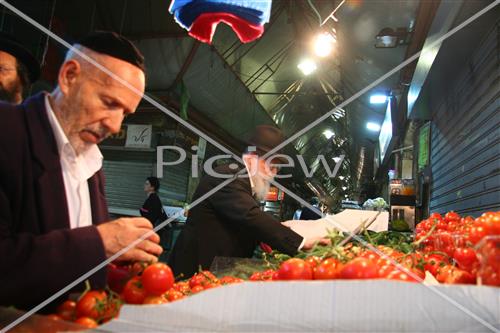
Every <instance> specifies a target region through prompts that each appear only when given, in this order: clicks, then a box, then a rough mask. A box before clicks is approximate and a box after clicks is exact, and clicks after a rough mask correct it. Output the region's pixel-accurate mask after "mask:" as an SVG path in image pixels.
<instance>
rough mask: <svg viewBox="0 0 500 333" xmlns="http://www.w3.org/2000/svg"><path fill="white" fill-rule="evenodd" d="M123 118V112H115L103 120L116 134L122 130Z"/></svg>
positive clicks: (105, 125)
mask: <svg viewBox="0 0 500 333" xmlns="http://www.w3.org/2000/svg"><path fill="white" fill-rule="evenodd" d="M123 118H124V117H123V113H121V112H116V113H115V112H113V113H112V114H111V115H110V116H108V117H107V118H105V119H104V120H103V121H102V124H103V125H104V127H106V129H107V130H108V131H109V132H110V133H111V134H116V133H118V132H119V131H120V128H121V126H122V121H123Z"/></svg>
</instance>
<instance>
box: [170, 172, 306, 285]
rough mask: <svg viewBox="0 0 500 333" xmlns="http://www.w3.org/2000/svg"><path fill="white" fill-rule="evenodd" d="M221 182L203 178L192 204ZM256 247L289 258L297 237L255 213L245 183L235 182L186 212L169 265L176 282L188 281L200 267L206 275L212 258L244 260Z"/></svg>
mask: <svg viewBox="0 0 500 333" xmlns="http://www.w3.org/2000/svg"><path fill="white" fill-rule="evenodd" d="M215 171H216V172H218V173H220V174H227V175H234V174H236V173H237V172H238V171H239V170H232V169H230V168H229V167H228V166H227V165H223V166H219V167H217V168H215ZM225 180H226V179H221V178H215V177H212V176H208V175H207V176H204V177H203V178H202V179H201V181H200V184H199V185H198V188H197V189H196V192H195V193H194V197H193V201H195V200H197V199H198V198H200V197H201V196H203V195H204V194H206V193H207V192H208V191H210V190H211V189H213V188H215V187H216V186H217V185H219V184H220V183H222V182H223V181H225ZM259 242H264V243H267V244H269V245H270V246H271V247H272V248H274V249H276V250H279V251H281V252H284V253H287V254H290V255H294V254H296V253H297V249H298V247H299V246H300V244H301V242H302V237H301V236H300V235H298V234H296V233H295V232H293V231H292V230H291V229H289V228H287V227H285V226H283V225H282V224H281V223H280V222H278V221H276V220H275V219H274V218H273V217H272V216H271V215H269V214H268V213H265V212H263V211H262V210H260V207H259V204H258V202H257V201H256V200H255V199H254V198H253V196H252V190H251V187H250V181H249V179H248V178H247V177H238V178H236V179H235V180H234V181H232V182H231V183H229V184H227V185H226V186H224V187H223V188H221V189H219V190H218V191H217V192H215V193H213V194H212V195H211V196H210V197H208V198H206V199H205V200H203V201H202V202H201V203H200V204H198V205H197V206H195V207H193V208H192V209H191V210H190V211H189V217H188V220H187V222H186V226H185V228H184V229H183V230H182V232H181V233H180V235H179V237H178V239H177V241H176V243H175V246H174V249H173V252H172V254H171V256H170V259H169V265H170V266H171V267H172V269H173V271H174V273H175V275H176V276H177V275H179V274H181V273H182V274H183V276H184V277H189V276H191V275H193V274H194V273H196V272H197V271H198V267H199V266H201V267H202V268H203V269H208V268H209V267H210V265H211V263H212V260H213V259H214V257H216V256H223V257H244V258H249V257H251V256H252V255H253V252H254V250H255V247H256V246H257V244H259Z"/></svg>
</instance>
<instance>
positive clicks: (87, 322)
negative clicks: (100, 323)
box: [75, 317, 97, 328]
mask: <svg viewBox="0 0 500 333" xmlns="http://www.w3.org/2000/svg"><path fill="white" fill-rule="evenodd" d="M75 323H77V324H78V325H82V326H85V327H87V328H96V327H97V322H96V321H95V320H94V319H92V318H89V317H80V318H78V319H77V320H75Z"/></svg>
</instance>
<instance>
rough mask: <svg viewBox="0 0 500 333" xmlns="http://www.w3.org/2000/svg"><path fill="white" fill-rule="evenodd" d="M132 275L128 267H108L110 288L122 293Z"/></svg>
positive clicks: (112, 265) (110, 265) (111, 265)
mask: <svg viewBox="0 0 500 333" xmlns="http://www.w3.org/2000/svg"><path fill="white" fill-rule="evenodd" d="M131 276H132V273H131V272H130V270H129V269H128V268H127V267H124V266H117V265H115V264H109V265H108V276H107V281H108V286H109V288H110V289H111V290H113V291H114V292H116V293H118V294H119V293H121V292H122V290H123V287H124V286H125V283H127V281H128V280H129V279H130V277H131Z"/></svg>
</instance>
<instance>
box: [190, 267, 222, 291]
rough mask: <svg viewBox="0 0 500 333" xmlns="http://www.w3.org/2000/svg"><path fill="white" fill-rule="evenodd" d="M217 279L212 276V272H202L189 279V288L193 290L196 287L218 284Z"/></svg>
mask: <svg viewBox="0 0 500 333" xmlns="http://www.w3.org/2000/svg"><path fill="white" fill-rule="evenodd" d="M217 281H218V280H217V277H216V276H215V275H213V274H212V272H210V271H201V272H199V273H198V274H195V275H193V276H192V277H191V279H189V287H190V288H191V289H193V287H195V286H202V287H203V286H204V285H205V284H208V283H213V282H217Z"/></svg>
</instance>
